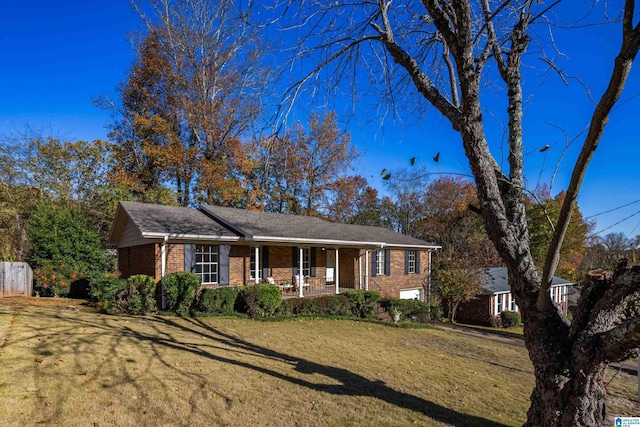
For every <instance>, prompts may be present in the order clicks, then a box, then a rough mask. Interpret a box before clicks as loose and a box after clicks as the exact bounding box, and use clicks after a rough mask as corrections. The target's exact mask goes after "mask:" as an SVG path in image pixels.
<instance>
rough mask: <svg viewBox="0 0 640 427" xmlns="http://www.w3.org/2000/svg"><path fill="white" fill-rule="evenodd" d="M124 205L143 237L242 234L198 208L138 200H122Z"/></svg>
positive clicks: (227, 235) (230, 236)
mask: <svg viewBox="0 0 640 427" xmlns="http://www.w3.org/2000/svg"><path fill="white" fill-rule="evenodd" d="M120 206H121V207H122V209H124V211H125V212H126V213H127V215H128V216H129V218H130V219H131V221H133V223H134V224H135V225H136V227H137V228H138V229H139V230H140V232H141V233H142V235H143V236H144V235H146V234H156V233H157V234H163V235H164V234H169V235H189V236H194V235H195V236H211V237H218V238H222V237H229V238H234V237H235V238H237V237H238V236H237V235H236V234H235V233H233V232H232V231H231V230H229V229H228V228H226V227H223V226H222V225H220V224H218V223H217V222H215V221H212V220H211V218H209V217H208V216H207V215H205V214H204V213H202V212H200V211H199V210H197V209H190V208H182V207H178V206H162V205H152V204H147V203H137V202H120Z"/></svg>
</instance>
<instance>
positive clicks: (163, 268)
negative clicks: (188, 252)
mask: <svg viewBox="0 0 640 427" xmlns="http://www.w3.org/2000/svg"><path fill="white" fill-rule="evenodd" d="M167 240H169V237H168V236H164V239H162V244H161V245H160V278H163V277H164V276H165V274H167Z"/></svg>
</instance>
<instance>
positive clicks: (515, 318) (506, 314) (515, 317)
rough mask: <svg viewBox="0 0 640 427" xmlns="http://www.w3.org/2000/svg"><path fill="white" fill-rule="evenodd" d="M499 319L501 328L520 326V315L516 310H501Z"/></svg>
mask: <svg viewBox="0 0 640 427" xmlns="http://www.w3.org/2000/svg"><path fill="white" fill-rule="evenodd" d="M500 321H501V324H502V327H503V328H510V327H512V326H520V325H521V324H522V317H520V313H518V312H517V311H503V312H501V313H500Z"/></svg>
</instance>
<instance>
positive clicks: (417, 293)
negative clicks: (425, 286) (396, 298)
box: [400, 288, 422, 301]
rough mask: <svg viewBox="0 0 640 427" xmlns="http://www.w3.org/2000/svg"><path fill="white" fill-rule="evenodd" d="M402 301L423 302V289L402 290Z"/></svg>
mask: <svg viewBox="0 0 640 427" xmlns="http://www.w3.org/2000/svg"><path fill="white" fill-rule="evenodd" d="M400 299H417V300H419V301H422V289H420V288H418V289H402V290H401V291H400Z"/></svg>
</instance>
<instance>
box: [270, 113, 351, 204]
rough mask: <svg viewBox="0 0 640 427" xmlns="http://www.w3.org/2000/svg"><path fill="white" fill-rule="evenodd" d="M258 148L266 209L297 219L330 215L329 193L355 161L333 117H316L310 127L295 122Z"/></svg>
mask: <svg viewBox="0 0 640 427" xmlns="http://www.w3.org/2000/svg"><path fill="white" fill-rule="evenodd" d="M258 147H259V152H258V154H257V155H258V158H259V159H260V163H261V166H260V171H261V173H260V176H261V178H260V183H261V187H262V188H263V189H264V194H265V198H266V200H265V203H264V204H265V207H266V210H268V211H271V212H285V213H293V214H299V215H321V216H327V215H330V208H328V205H329V197H330V195H329V193H330V192H331V191H332V190H336V189H338V187H337V186H339V183H340V182H341V180H342V179H344V177H345V176H346V172H347V171H348V168H349V166H350V165H351V162H352V161H353V160H354V159H355V157H356V156H357V151H356V150H355V148H354V146H353V145H352V144H351V136H350V134H349V133H348V132H346V131H344V130H342V129H340V127H339V126H338V122H337V118H336V115H335V113H333V112H330V113H327V114H324V115H323V114H318V113H312V114H311V116H310V117H309V123H308V126H304V125H302V123H297V124H296V125H295V126H294V127H293V128H290V129H286V130H285V131H284V132H282V135H278V136H277V137H273V138H264V139H262V140H260V141H259V145H258Z"/></svg>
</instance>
